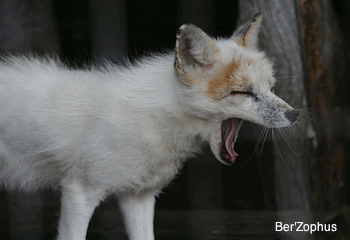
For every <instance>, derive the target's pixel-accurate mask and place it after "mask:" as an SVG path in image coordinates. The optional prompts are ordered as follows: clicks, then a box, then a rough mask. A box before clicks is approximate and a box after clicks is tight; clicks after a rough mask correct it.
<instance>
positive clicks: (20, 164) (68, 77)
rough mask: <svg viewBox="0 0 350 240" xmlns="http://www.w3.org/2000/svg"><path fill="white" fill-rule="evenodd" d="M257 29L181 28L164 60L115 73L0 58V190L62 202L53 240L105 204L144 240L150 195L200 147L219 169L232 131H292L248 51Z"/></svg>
mask: <svg viewBox="0 0 350 240" xmlns="http://www.w3.org/2000/svg"><path fill="white" fill-rule="evenodd" d="M260 25H261V14H257V15H255V16H254V17H253V19H252V20H251V21H250V22H248V23H247V24H245V25H243V26H242V27H240V28H239V29H238V30H237V31H236V32H235V33H234V34H233V35H232V37H231V38H228V39H223V38H218V39H213V38H211V37H209V36H208V35H206V34H205V33H204V32H203V31H202V30H200V29H199V28H197V27H196V26H194V25H191V24H190V25H183V26H181V27H180V28H179V30H178V33H177V40H176V49H175V53H174V52H171V53H167V54H158V55H155V56H153V57H148V58H145V59H143V60H141V61H139V62H138V63H136V64H134V65H132V64H129V66H127V67H119V66H114V65H112V64H107V65H105V66H103V67H95V68H92V69H86V70H72V69H68V68H66V67H64V66H63V65H62V64H60V63H59V62H58V61H57V60H52V59H39V58H34V57H29V58H25V57H6V58H3V60H2V62H1V63H0V156H1V158H0V183H1V184H2V185H4V187H5V188H7V189H21V190H23V191H27V192H28V191H34V190H38V189H43V188H46V187H53V188H55V189H59V190H60V191H62V200H61V202H62V204H61V214H60V220H59V226H58V239H59V240H83V239H85V238H86V231H87V228H88V224H89V221H90V218H91V216H92V214H93V212H94V210H95V208H96V206H97V205H98V204H99V203H100V201H101V200H103V199H104V198H105V197H106V196H109V195H115V196H117V198H118V200H119V204H120V208H121V210H122V213H123V216H124V221H125V226H126V231H127V233H128V236H129V238H130V239H131V240H141V239H142V240H151V239H154V233H153V215H154V203H155V196H156V195H157V194H158V193H159V192H160V191H161V189H162V188H163V187H164V186H165V185H166V184H168V183H169V182H170V181H171V180H172V179H173V178H174V176H175V175H176V174H177V173H178V171H179V169H180V168H181V167H182V165H183V164H184V162H185V160H186V158H188V157H189V156H193V155H194V154H195V153H197V152H199V151H200V149H201V146H202V143H203V142H209V145H210V148H211V150H212V152H213V154H214V155H215V157H216V158H217V159H218V160H219V161H220V162H222V163H223V164H226V165H229V164H232V163H233V162H234V161H235V160H236V157H237V156H238V154H237V153H236V152H235V150H234V142H235V140H236V138H237V135H238V131H239V129H240V126H241V125H242V123H243V120H247V121H251V122H254V123H257V124H260V125H263V126H265V127H269V128H276V127H286V126H290V125H292V124H293V123H294V122H295V121H296V120H297V117H298V112H297V111H296V110H294V109H293V108H292V107H291V106H289V105H288V104H287V103H286V102H284V101H283V100H282V99H281V98H279V97H277V96H276V95H275V94H274V93H273V91H272V90H273V86H274V83H275V78H274V71H273V67H272V64H271V62H270V61H269V60H268V59H267V58H266V56H265V55H264V54H263V53H262V52H259V51H258V49H257V37H258V32H259V28H260ZM174 61H175V64H174Z"/></svg>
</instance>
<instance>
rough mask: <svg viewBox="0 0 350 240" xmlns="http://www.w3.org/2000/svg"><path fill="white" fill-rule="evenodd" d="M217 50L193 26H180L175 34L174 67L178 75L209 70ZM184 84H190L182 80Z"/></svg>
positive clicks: (204, 35)
mask: <svg viewBox="0 0 350 240" xmlns="http://www.w3.org/2000/svg"><path fill="white" fill-rule="evenodd" d="M218 52H219V49H218V48H217V47H216V45H215V43H214V42H213V40H212V39H211V38H210V37H209V36H208V35H207V34H206V33H204V32H203V31H202V30H201V29H200V28H198V27H196V26H195V25H193V24H184V25H182V26H181V27H180V28H179V29H178V31H177V34H176V56H175V64H174V67H175V69H176V71H177V72H178V73H179V74H189V73H193V72H202V71H206V70H210V69H211V68H212V67H213V64H214V63H215V59H216V55H217V54H218ZM184 79H186V78H182V81H184V82H185V83H186V84H188V85H190V83H188V82H186V80H184Z"/></svg>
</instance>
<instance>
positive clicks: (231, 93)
mask: <svg viewBox="0 0 350 240" xmlns="http://www.w3.org/2000/svg"><path fill="white" fill-rule="evenodd" d="M261 20H262V16H261V14H260V13H258V14H256V15H255V16H254V17H253V18H252V19H251V21H249V22H248V23H246V24H245V25H243V26H241V27H239V28H238V29H237V30H236V31H235V32H234V33H233V35H232V36H231V37H230V38H227V39H222V38H218V39H213V38H211V37H209V36H208V35H207V34H206V33H204V32H203V31H202V30H201V29H199V28H198V27H196V26H194V25H192V24H185V25H182V26H181V27H180V28H179V30H178V32H177V39H176V56H175V64H174V67H175V71H176V74H177V76H178V78H179V80H180V81H181V82H182V83H183V85H184V87H186V88H187V89H186V90H187V91H186V92H187V95H186V104H187V105H188V107H189V108H190V109H191V114H194V115H197V117H200V118H202V119H208V120H210V122H212V123H213V124H214V125H215V126H213V129H215V130H209V132H208V133H207V137H206V138H207V140H208V142H209V144H210V147H211V150H212V152H213V153H214V155H215V157H216V158H217V159H218V160H219V161H220V162H222V163H223V164H226V165H229V164H232V163H233V162H234V161H235V159H236V157H237V156H238V154H237V153H236V152H235V151H234V142H235V140H236V138H237V135H238V131H239V129H240V126H241V125H242V122H243V120H247V121H251V122H254V123H257V124H259V125H262V126H265V127H268V128H279V127H287V126H290V125H292V124H293V123H294V122H295V121H296V120H297V117H298V115H299V113H298V112H297V111H296V110H294V109H293V108H292V107H291V106H290V105H288V104H287V103H286V102H285V101H283V100H282V99H281V98H279V97H278V96H277V95H275V93H274V84H275V81H276V80H275V78H274V70H273V65H272V63H271V62H270V61H269V59H268V58H267V57H266V56H265V54H264V53H263V52H261V51H259V50H258V47H257V42H258V33H259V29H260V26H261Z"/></svg>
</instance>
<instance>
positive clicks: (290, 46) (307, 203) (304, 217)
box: [239, 0, 313, 239]
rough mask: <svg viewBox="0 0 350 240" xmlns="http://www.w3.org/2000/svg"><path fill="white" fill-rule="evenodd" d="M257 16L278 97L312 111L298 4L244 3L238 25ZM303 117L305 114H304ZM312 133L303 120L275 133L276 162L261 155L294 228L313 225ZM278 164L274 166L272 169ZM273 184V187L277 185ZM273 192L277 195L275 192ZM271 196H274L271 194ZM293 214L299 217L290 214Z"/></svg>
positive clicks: (299, 234) (280, 207)
mask: <svg viewBox="0 0 350 240" xmlns="http://www.w3.org/2000/svg"><path fill="white" fill-rule="evenodd" d="M257 12H262V15H263V23H262V30H261V34H260V46H261V49H263V50H265V51H266V52H267V54H268V56H269V57H270V59H271V60H272V61H273V62H274V66H275V69H276V78H277V80H278V83H277V85H276V88H275V89H276V94H277V95H279V96H280V97H281V98H283V99H284V100H286V101H287V102H288V103H290V104H291V105H292V106H293V107H295V108H296V109H305V108H307V105H306V103H307V101H306V100H307V98H306V91H305V87H304V69H303V61H302V47H301V44H300V40H299V39H300V33H299V27H298V17H297V9H296V5H295V1H293V0H286V1H278V0H265V1H262V0H261V1H260V0H258V1H257V0H244V1H243V0H241V1H240V2H239V14H240V17H239V20H240V22H244V21H246V20H248V19H249V18H251V17H252V16H253V15H254V14H256V13H257ZM301 115H304V114H301ZM308 128H309V123H308V121H307V119H305V118H303V117H302V116H301V117H300V118H299V120H298V123H297V124H295V125H293V127H291V128H290V129H272V130H271V135H272V139H270V141H271V142H270V144H271V145H272V146H273V151H272V159H267V158H266V156H267V155H266V154H262V155H261V156H259V160H258V161H260V162H263V163H264V164H260V167H264V168H267V169H263V170H260V172H271V170H270V171H269V169H271V168H273V172H274V175H273V176H274V177H271V178H270V181H269V179H268V178H267V177H266V175H264V176H263V177H264V179H265V184H268V185H272V186H274V193H275V198H276V205H277V206H276V207H277V210H279V211H280V214H279V215H278V218H279V221H281V222H283V223H294V222H297V221H303V222H304V223H312V213H311V208H312V207H311V196H310V182H309V161H308V158H307V151H308V149H306V148H305V146H306V145H307V144H306V143H307V142H306V135H307V134H306V133H307V129H308ZM269 161H271V162H272V161H273V164H272V163H271V164H270V165H269V164H268V162H269ZM272 181H273V182H272ZM270 191H273V190H270ZM269 195H270V196H271V193H269ZM285 211H293V212H295V214H292V215H293V216H292V215H291V214H285ZM281 234H282V235H283V236H281V238H282V239H295V238H302V239H312V237H313V236H311V235H310V234H306V233H302V232H295V231H293V232H282V233H281Z"/></svg>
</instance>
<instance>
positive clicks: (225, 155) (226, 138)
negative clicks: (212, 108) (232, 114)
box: [220, 118, 243, 165]
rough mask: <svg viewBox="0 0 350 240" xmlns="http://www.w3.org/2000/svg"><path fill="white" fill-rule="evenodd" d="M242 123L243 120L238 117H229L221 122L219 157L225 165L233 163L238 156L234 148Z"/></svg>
mask: <svg viewBox="0 0 350 240" xmlns="http://www.w3.org/2000/svg"><path fill="white" fill-rule="evenodd" d="M242 123H243V120H242V119H240V118H229V119H226V120H224V121H223V122H222V125H221V146H220V157H221V159H222V160H223V161H224V162H225V163H226V164H227V165H231V164H233V163H234V162H235V160H236V157H238V153H236V152H235V149H234V148H235V140H236V138H237V135H238V131H239V129H240V127H241V125H242Z"/></svg>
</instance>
